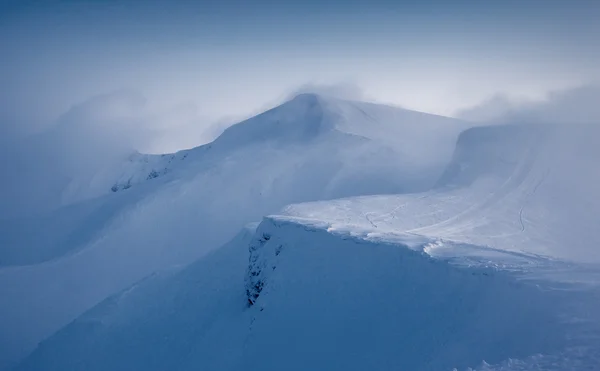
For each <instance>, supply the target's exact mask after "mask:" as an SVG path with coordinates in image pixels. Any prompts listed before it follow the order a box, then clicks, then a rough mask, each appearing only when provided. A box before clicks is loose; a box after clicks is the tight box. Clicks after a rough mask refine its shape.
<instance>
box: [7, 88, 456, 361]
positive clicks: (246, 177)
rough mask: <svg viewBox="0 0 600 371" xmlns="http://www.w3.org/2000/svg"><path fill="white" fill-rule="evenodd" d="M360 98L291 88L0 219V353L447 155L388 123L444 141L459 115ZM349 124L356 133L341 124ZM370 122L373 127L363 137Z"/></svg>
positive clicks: (390, 184)
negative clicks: (299, 206) (200, 137)
mask: <svg viewBox="0 0 600 371" xmlns="http://www.w3.org/2000/svg"><path fill="white" fill-rule="evenodd" d="M361 106H362V105H361V104H359V103H354V102H344V101H335V100H329V99H322V98H320V97H315V96H310V95H309V96H299V97H298V98H296V99H294V100H292V101H290V102H288V103H286V104H284V105H282V106H280V107H277V108H275V109H273V110H271V111H269V112H268V113H266V114H264V115H262V116H258V117H256V118H253V119H250V120H247V121H245V122H243V123H240V124H238V125H236V126H234V127H232V128H230V129H229V130H228V131H226V132H225V133H224V134H223V135H222V136H221V137H219V139H217V140H216V141H215V142H213V143H211V144H208V145H206V146H202V147H199V148H195V149H192V150H188V151H182V152H178V153H176V154H173V155H167V156H145V155H136V156H134V157H132V158H130V159H129V160H127V161H126V163H125V165H123V167H119V168H118V169H117V170H114V169H107V170H106V172H100V173H97V174H96V175H95V176H94V177H93V182H92V183H93V187H92V186H90V184H92V183H85V182H83V181H82V183H78V185H76V184H75V183H74V182H72V187H71V188H69V189H68V190H67V191H65V193H64V195H65V200H67V199H68V200H69V201H68V202H69V205H68V207H64V208H60V209H58V210H55V211H54V212H51V213H48V214H46V215H43V216H36V217H28V218H23V219H18V220H14V219H13V220H2V221H0V231H2V236H1V237H0V242H2V245H1V246H2V248H0V265H1V266H2V268H1V269H0V297H2V298H3V301H4V302H7V303H10V305H3V306H0V330H1V331H0V358H2V357H13V358H14V357H16V356H19V355H22V354H24V353H26V352H27V351H29V350H31V349H32V348H33V347H34V346H35V344H36V343H37V342H38V341H40V340H41V339H43V338H44V337H46V336H49V335H50V334H52V333H53V332H54V331H56V330H58V329H59V328H60V327H62V326H64V325H65V324H67V323H69V322H70V321H71V320H73V319H74V318H76V317H77V316H78V315H80V314H81V313H82V312H84V311H85V310H87V309H89V308H90V307H91V306H93V305H95V304H97V303H98V302H99V301H101V300H103V299H104V298H106V297H107V296H109V295H111V294H113V293H115V292H118V291H119V290H121V289H123V288H125V287H127V286H129V285H131V284H132V283H133V282H136V281H137V280H139V279H141V278H142V277H145V276H147V275H148V274H151V273H152V272H155V271H157V270H162V269H167V268H170V267H173V266H178V265H182V264H188V263H189V262H191V261H193V260H195V259H198V258H200V257H202V256H203V255H205V254H206V253H207V252H209V251H210V250H212V249H214V248H215V247H218V246H220V245H221V244H223V243H224V242H226V241H227V240H228V239H229V238H231V236H232V235H233V234H235V233H236V232H237V231H238V230H239V229H240V228H241V227H242V226H243V225H245V224H246V223H248V222H250V221H253V220H258V219H260V218H261V217H262V216H263V215H267V214H270V213H273V212H276V211H277V210H279V209H280V208H281V207H283V206H285V205H287V204H290V203H294V202H305V201H314V200H323V199H332V198H338V197H346V196H356V195H366V194H377V193H386V194H387V193H399V192H406V191H412V190H423V189H427V188H429V187H430V186H431V184H433V183H434V181H435V179H436V178H437V177H439V175H440V174H441V173H442V171H443V169H444V166H445V164H446V163H447V161H448V158H444V151H440V152H438V153H437V156H438V157H436V156H433V157H428V158H426V159H424V160H423V161H420V159H419V156H420V152H414V153H413V152H410V151H408V152H407V151H405V149H404V148H402V147H401V146H398V147H397V148H398V149H396V146H393V145H391V144H390V143H392V142H393V141H394V140H395V139H394V137H395V135H393V133H395V130H401V129H395V128H396V126H398V127H411V126H416V127H419V130H417V129H415V130H412V131H410V130H407V134H406V135H405V136H404V137H402V138H401V140H402V141H410V139H409V138H410V137H411V135H412V137H413V139H414V140H415V141H418V140H421V138H425V137H427V138H429V135H425V134H423V135H421V134H418V135H417V133H420V130H423V131H425V132H427V133H429V134H431V133H436V132H437V129H436V128H437V127H438V126H440V125H441V126H444V125H446V126H447V127H448V131H447V132H445V133H446V134H444V136H443V138H444V139H443V140H441V139H440V141H442V142H444V141H447V146H448V147H452V145H453V144H452V143H454V142H455V140H456V137H458V135H459V132H460V130H461V129H462V127H461V125H460V123H459V122H458V123H457V122H456V121H455V120H451V119H445V118H440V117H437V116H434V117H433V118H430V117H429V116H427V115H422V114H412V113H410V112H406V111H403V110H400V111H398V110H395V109H392V108H389V107H380V109H381V111H382V113H380V114H379V113H377V112H378V106H375V105H365V107H366V106H368V107H367V108H365V109H364V110H365V112H369V115H370V116H372V117H380V119H377V120H372V119H371V118H366V117H367V116H365V115H364V114H363V113H361V111H360V110H358V109H356V108H355V107H361ZM334 110H338V111H339V112H342V111H343V110H348V111H349V112H347V113H343V112H342V113H343V114H342V113H337V112H338V111H334ZM321 112H322V117H321ZM391 112H396V113H393V114H392V113H391ZM377 115H379V116H377ZM405 115H406V116H405ZM297 117H299V118H297ZM319 117H321V119H320V120H319ZM334 118H335V120H334ZM403 118H404V119H403ZM388 119H389V120H388ZM311 120H312V121H311ZM419 120H424V121H423V122H421V121H419ZM438 120H439V123H436V122H437V121H438ZM367 123H370V125H371V126H368V125H367ZM434 124H435V125H434ZM455 124H456V125H455ZM356 127H361V128H362V129H361V130H362V132H360V133H359V132H358V131H355V132H350V128H356ZM369 127H372V128H373V133H379V134H377V135H373V136H372V137H370V136H368V133H369V131H370V130H369ZM386 130H389V133H390V135H389V136H385V135H383V133H384V132H385V131H386ZM236 131H239V132H237V133H236ZM255 132H256V133H257V134H253V133H255ZM413 134H414V135H413ZM384 139H385V140H384ZM399 140H400V139H399ZM432 142H434V141H433V140H430V141H429V142H427V143H429V144H427V146H429V145H431V143H432ZM444 143H446V142H444ZM415 148H416V146H415ZM432 151H433V149H432ZM420 166H422V168H423V169H424V170H423V171H422V172H421V171H418V168H419V167H420ZM417 175H418V176H417ZM86 179H87V178H86ZM98 194H101V196H99V197H95V198H90V197H92V196H94V195H98ZM67 196H68V197H67ZM74 200H86V202H77V203H72V202H73V201H74ZM65 202H67V201H65ZM49 297H50V298H52V300H51V302H49V300H48V298H49Z"/></svg>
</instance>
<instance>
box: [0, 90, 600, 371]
mask: <svg viewBox="0 0 600 371" xmlns="http://www.w3.org/2000/svg"><path fill="white" fill-rule="evenodd" d="M465 129H466V130H465ZM599 134H600V127H598V126H597V125H577V126H570V125H545V124H536V123H532V124H520V125H497V126H486V127H475V128H468V129H467V128H466V126H465V125H464V124H463V123H461V122H458V121H455V120H449V119H444V118H440V117H437V116H430V115H426V114H422V113H416V112H410V111H405V110H400V109H395V108H393V107H386V106H377V105H372V104H367V103H361V102H351V101H343V100H338V99H333V98H324V97H322V96H317V95H314V94H302V95H300V96H298V97H296V98H294V99H293V100H291V101H290V102H287V103H285V104H283V105H282V106H280V107H276V108H274V109H273V110H270V111H267V112H265V113H264V114H261V115H259V116H257V117H254V118H251V119H249V120H247V121H244V122H242V123H240V124H238V125H236V126H233V127H231V128H229V129H227V130H225V132H224V133H223V134H222V135H221V136H220V137H219V138H217V139H216V140H215V141H214V142H213V143H211V144H208V145H206V146H202V147H199V148H196V149H192V150H189V151H185V152H180V153H177V154H174V155H172V156H168V159H167V160H165V158H164V157H162V158H160V157H145V156H143V155H139V156H138V157H136V158H135V159H134V160H133V161H131V164H132V165H131V166H130V165H127V166H126V169H125V170H124V171H123V170H122V169H121V170H119V171H117V172H112V170H111V171H107V172H106V173H105V174H103V175H102V177H103V178H105V179H112V181H114V182H115V183H113V184H118V185H123V184H125V185H127V187H121V186H119V187H117V188H118V189H117V190H116V191H115V192H113V191H110V190H105V191H102V195H100V197H96V196H97V195H96V196H92V195H93V194H94V193H93V192H90V193H86V192H88V191H89V189H87V188H86V187H85V186H84V187H83V188H81V189H82V190H83V191H81V192H80V191H77V192H75V193H74V194H77V196H76V197H75V198H78V197H79V198H78V199H88V198H91V197H96V198H93V199H91V200H90V201H88V202H90V204H89V205H91V206H89V207H90V210H91V211H90V212H89V213H88V214H86V213H85V209H83V206H80V205H85V203H77V204H74V205H72V206H70V207H72V208H73V210H77V213H83V215H92V216H94V215H95V216H96V217H93V218H92V219H91V220H94V225H97V226H99V228H98V230H96V231H85V228H84V229H83V232H81V230H82V229H81V228H80V227H77V226H75V227H72V229H68V230H64V231H62V232H60V233H59V231H57V232H54V233H53V234H50V237H48V239H49V240H53V239H54V241H58V242H56V243H57V245H55V246H59V245H60V241H74V240H75V241H79V242H78V243H71V244H69V246H66V247H65V246H61V248H60V249H58V250H57V249H52V248H48V249H49V251H48V252H47V254H46V255H45V256H44V257H43V258H40V257H39V256H33V255H28V256H17V257H15V256H12V257H11V259H13V263H10V262H9V263H8V264H6V265H12V266H8V267H6V268H3V269H2V270H0V295H1V296H2V297H3V298H8V299H9V300H11V302H12V303H15V304H14V306H12V305H11V307H10V308H9V307H2V308H1V310H2V312H0V318H2V319H1V321H3V322H0V328H2V329H3V332H2V336H3V339H0V340H2V342H3V343H2V344H8V345H10V346H12V351H14V352H17V351H16V350H14V349H17V348H19V347H20V348H19V349H18V351H19V352H21V353H25V352H27V351H29V350H30V349H31V347H32V345H33V344H34V343H35V342H37V341H39V340H42V339H43V338H46V339H45V340H44V341H42V342H41V343H40V345H39V346H38V347H37V348H36V349H35V351H34V352H33V353H32V354H30V355H29V356H28V357H26V358H25V359H24V360H23V362H21V363H20V364H19V366H18V367H17V368H16V369H17V370H65V369H69V370H108V369H110V370H136V369H139V370H164V369H169V370H191V369H198V368H202V369H206V370H240V369H244V370H281V369H286V370H306V369H343V370H364V369H373V370H390V369H409V370H413V369H414V370H452V369H457V370H472V369H477V370H505V369H515V370H521V369H523V370H525V369H543V370H563V369H581V368H586V367H587V368H589V367H592V368H593V367H595V365H597V362H598V360H599V359H600V316H599V315H598V314H597V310H596V308H598V306H599V305H600V285H599V283H600V249H598V246H599V245H600V237H598V235H597V233H596V231H595V228H594V227H595V226H596V225H597V224H598V223H597V222H598V215H600V199H598V197H595V196H596V195H597V189H599V187H598V186H599V185H600V168H599V167H598V166H597V161H598V160H599V159H600V152H599V151H598V148H597V145H596V142H597V139H598V138H599V137H600V135H599ZM165 161H167V162H166V163H165ZM169 161H170V162H169ZM157 168H163V169H165V171H163V172H160V174H159V175H158V176H153V177H149V179H148V176H147V173H148V171H149V170H150V171H153V170H156V171H157V172H158V170H157ZM110 174H112V175H110ZM109 175H110V176H109ZM113 175H117V176H115V177H113ZM124 181H125V183H124ZM109 183H110V182H106V184H107V185H108V184H109ZM98 189H100V188H98ZM78 192H79V193H78ZM294 202H296V203H295V204H291V205H289V206H285V205H288V204H290V203H294ZM111 203H114V204H111ZM106 205H112V206H106ZM100 206H103V207H106V212H97V211H96V210H98V209H97V208H99V207H100ZM284 206H285V207H284ZM80 207H81V208H82V209H79V208H80ZM282 207H283V209H281V208H282ZM64 210H66V209H60V210H58V211H57V212H59V211H60V212H64V213H65V215H66V216H65V218H66V219H65V220H69V219H68V218H67V217H71V218H74V219H76V218H75V216H74V215H75V214H71V212H70V211H64ZM277 210H279V211H277ZM72 213H75V211H72ZM273 213H276V214H273ZM269 214H270V216H267V217H264V218H263V219H262V222H261V223H260V224H259V225H258V226H256V225H252V226H248V227H245V228H242V226H243V225H245V224H246V223H247V222H249V221H251V220H259V219H260V218H261V217H262V216H263V215H269ZM57 215H58V214H57ZM46 218H48V219H47V220H53V217H52V215H51V216H50V217H46ZM21 222H22V223H24V224H28V223H31V220H26V221H17V222H15V221H10V223H17V224H16V225H19V224H18V223H21ZM38 223H40V224H39V225H44V223H45V222H44V221H38ZM68 224H70V222H69V223H68ZM82 225H87V223H83V224H82ZM4 228H5V229H4V230H5V231H12V230H18V228H16V227H15V224H10V225H8V226H6V227H4ZM39 228H42V227H39ZM240 229H242V231H241V232H240V233H239V234H238V235H237V236H236V237H234V238H233V239H232V240H230V242H227V243H225V242H226V241H227V240H228V239H229V238H230V237H232V236H233V235H234V233H235V231H239V230H240ZM73 235H75V236H76V237H77V238H74V237H72V236H73ZM65 236H66V237H65ZM8 240H9V241H21V239H20V238H19V237H18V236H13V237H11V238H9V239H8ZM37 243H38V242H37V241H33V242H31V243H30V244H31V246H32V247H31V248H30V250H31V251H34V250H35V249H34V248H35V246H36V245H37ZM222 243H225V244H224V245H223V246H222V247H220V248H215V247H217V246H219V245H220V244H222ZM50 245H51V244H49V246H50ZM6 256H9V255H6ZM32 256H33V257H32ZM192 260H195V263H193V264H191V265H189V266H187V267H183V265H185V264H186V263H188V262H190V261H192ZM14 261H21V262H22V261H27V263H28V264H32V265H29V266H18V265H15V263H14ZM115 272H116V273H115ZM15 282H17V284H16V285H15V284H14V283H15ZM115 293H116V294H115ZM49 297H50V298H52V300H51V301H49V300H48V299H47V298H49ZM103 299H104V300H103ZM50 302H51V303H50ZM99 302H100V303H99ZM97 303H99V304H97ZM44 304H46V305H48V304H51V305H55V307H52V306H50V307H49V308H48V307H44V308H43V309H40V308H42V307H43V305H44ZM96 304H97V305H96ZM41 313H43V317H42V316H41ZM59 328H60V330H59ZM57 330H58V331H57ZM4 334H6V335H4ZM15 344H16V345H15ZM6 349H8V348H6Z"/></svg>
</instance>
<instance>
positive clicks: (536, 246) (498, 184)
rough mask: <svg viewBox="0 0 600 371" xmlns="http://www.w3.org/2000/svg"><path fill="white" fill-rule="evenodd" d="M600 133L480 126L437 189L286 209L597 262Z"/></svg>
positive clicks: (335, 222) (340, 224)
mask: <svg viewBox="0 0 600 371" xmlns="http://www.w3.org/2000/svg"><path fill="white" fill-rule="evenodd" d="M598 138H600V127H598V126H576V127H568V126H549V125H518V126H495V127H494V126H493V127H480V128H473V129H469V130H467V131H465V132H464V133H462V134H461V136H460V138H459V140H458V143H457V149H456V152H455V154H454V158H453V161H452V163H451V164H450V166H449V167H448V169H447V171H446V172H445V173H444V174H443V176H442V177H441V178H440V180H439V182H438V185H437V186H436V187H435V188H434V189H433V190H431V191H428V192H425V193H421V194H416V195H390V196H375V197H364V198H352V199H344V200H336V201H333V202H322V203H312V204H302V205H293V206H290V207H289V208H287V210H286V211H285V214H287V215H289V216H293V217H299V218H301V219H316V220H319V221H322V222H327V223H329V224H331V228H333V229H336V228H345V227H346V226H357V227H359V228H361V229H365V230H369V231H373V232H374V233H381V234H385V233H389V232H391V233H405V234H411V235H419V236H424V237H427V238H431V239H443V240H446V241H452V242H459V243H467V244H471V245H479V246H487V247H490V248H494V249H499V250H506V251H513V252H524V253H529V254H537V255H545V256H551V257H556V258H563V259H567V260H575V261H584V262H600V248H598V246H600V237H599V235H598V234H597V233H596V231H595V226H596V225H597V224H598V215H600V198H598V197H597V190H598V189H600V168H599V167H598V166H597V163H598V160H599V159H600V151H599V150H598V148H597V145H596V144H595V143H597V140H598Z"/></svg>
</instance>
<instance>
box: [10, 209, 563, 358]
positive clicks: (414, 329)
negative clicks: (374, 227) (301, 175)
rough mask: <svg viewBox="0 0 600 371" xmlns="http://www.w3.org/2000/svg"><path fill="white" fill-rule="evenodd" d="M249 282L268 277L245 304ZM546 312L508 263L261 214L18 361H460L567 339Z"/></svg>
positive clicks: (549, 296) (549, 298) (517, 354)
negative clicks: (489, 265)
mask: <svg viewBox="0 0 600 371" xmlns="http://www.w3.org/2000/svg"><path fill="white" fill-rule="evenodd" d="M250 237H252V238H250ZM249 246H250V247H249ZM249 250H250V258H249V257H248V253H249ZM248 263H250V267H247V265H248ZM244 281H246V287H247V288H251V287H256V283H257V282H259V281H260V282H262V286H261V287H262V290H261V292H260V295H258V296H257V297H254V296H252V297H253V300H254V305H252V306H250V307H249V306H248V305H247V296H246V295H247V293H245V292H244ZM558 303H560V302H558ZM549 308H555V309H556V308H557V297H556V294H555V293H548V292H544V289H543V288H541V287H539V286H536V285H533V284H529V283H527V282H520V281H517V280H515V278H514V277H512V276H510V275H507V274H505V273H503V272H500V271H494V270H490V269H486V268H479V267H474V268H465V267H456V266H453V265H450V264H448V263H447V262H445V261H440V260H435V259H432V258H431V257H429V256H428V255H427V254H425V253H424V252H423V251H418V250H416V249H414V248H411V247H409V246H408V245H402V244H399V243H397V242H383V241H378V242H374V241H367V240H365V239H362V238H355V237H351V236H349V235H341V234H339V233H330V232H327V231H326V230H325V229H323V228H322V226H319V225H315V224H303V223H298V222H290V221H287V220H283V219H279V218H266V219H265V220H264V221H263V222H262V223H261V225H260V226H259V227H258V229H257V230H256V233H255V234H254V236H252V235H251V234H249V233H248V232H244V233H242V234H240V235H239V236H238V237H237V238H236V239H234V241H232V243H230V244H228V245H226V246H224V247H222V248H221V249H218V250H216V251H215V252H213V253H211V254H210V255H209V256H207V257H205V258H203V259H201V260H200V261H198V262H197V263H195V264H194V265H192V266H190V267H188V268H187V269H185V270H184V271H182V272H180V273H176V274H173V275H170V276H166V277H153V278H150V279H147V280H145V281H143V282H141V283H139V284H137V285H135V286H134V287H132V288H130V289H128V290H125V291H124V292H122V293H121V294H119V295H116V296H114V297H112V298H110V299H108V300H106V301H105V302H104V303H102V304H101V305H99V306H97V307H96V308H94V309H93V310H91V311H89V312H88V313H86V314H85V315H84V316H82V317H81V318H79V319H77V320H76V321H74V322H73V323H71V324H70V325H68V326H67V327H65V328H64V329H62V330H61V331H59V332H58V333H57V334H56V335H54V336H52V337H51V338H50V339H48V340H47V341H44V342H43V343H42V344H41V345H40V346H39V347H38V349H37V350H36V351H35V352H34V353H33V354H32V355H31V356H30V357H28V359H27V360H26V361H25V362H23V363H22V364H21V365H20V366H19V367H18V368H17V370H42V369H43V370H65V369H69V370H108V369H110V370H164V369H169V370H192V369H198V368H201V369H203V370H242V369H243V370H281V369H286V370H307V369H327V370H330V369H332V370H338V369H339V370H364V369H373V370H389V369H411V370H440V369H452V368H453V367H457V368H459V369H465V368H466V367H468V366H478V365H481V364H482V361H483V360H485V361H486V362H488V363H492V362H494V363H495V362H502V361H504V360H506V359H508V358H511V357H512V358H525V357H527V356H530V355H532V354H537V353H549V352H556V351H557V350H561V349H563V348H564V347H565V339H566V335H567V334H568V328H567V326H566V324H565V323H564V322H562V321H561V320H560V319H559V318H556V317H557V316H558V309H557V310H556V312H555V311H553V310H549Z"/></svg>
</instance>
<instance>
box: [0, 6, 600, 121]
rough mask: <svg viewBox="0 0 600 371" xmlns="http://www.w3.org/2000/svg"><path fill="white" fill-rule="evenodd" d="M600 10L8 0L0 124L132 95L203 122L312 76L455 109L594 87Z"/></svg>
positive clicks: (373, 94)
mask: <svg viewBox="0 0 600 371" xmlns="http://www.w3.org/2000/svg"><path fill="white" fill-rule="evenodd" d="M599 16H600V6H599V5H597V4H594V3H592V2H590V1H586V0H577V1H556V0H553V1H545V2H544V3H543V4H542V3H540V2H539V1H535V0H526V1H512V0H510V1H502V2H494V3H493V4H490V3H486V4H482V3H480V2H476V1H458V2H452V3H450V2H446V1H441V0H430V1H425V2H419V4H413V3H411V2H405V1H399V2H392V1H372V2H362V1H349V2H348V1H344V2H342V1H337V0H336V1H325V2H316V1H309V2H302V3H301V4H300V3H294V2H271V1H267V0H261V1H258V2H252V4H248V3H245V2H243V1H238V0H228V1H201V2H192V1H179V2H167V1H159V0H154V1H147V2H143V3H142V2H135V1H119V2H117V1H108V2H98V1H57V0H52V1H44V2H41V1H7V0H4V1H2V2H0V46H1V49H0V50H2V54H3V59H4V61H3V63H2V65H1V66H0V82H1V83H2V86H3V89H2V91H0V102H1V104H0V120H1V121H2V125H3V126H5V128H4V129H5V131H17V132H23V131H26V132H27V131H31V130H32V128H36V129H38V128H43V127H46V126H47V125H48V124H49V123H50V122H54V121H55V120H56V119H57V118H58V117H60V116H61V115H62V114H64V113H65V112H67V111H68V110H69V109H70V108H71V107H73V106H75V105H78V104H81V103H82V102H86V101H87V100H89V99H91V98H93V97H96V96H99V95H104V94H109V93H112V92H115V91H121V90H129V91H134V92H137V93H138V94H140V96H143V97H144V99H145V106H144V110H145V111H148V112H151V113H152V114H156V115H164V114H165V112H167V113H171V114H173V112H176V114H177V115H179V116H181V115H182V114H183V115H188V116H190V117H193V118H194V120H196V121H199V122H202V123H203V124H202V125H208V123H214V122H216V121H222V120H224V119H225V120H227V118H229V119H230V120H233V119H237V118H243V117H246V116H249V115H251V114H253V113H257V112H259V111H260V110H262V109H264V108H267V107H269V106H271V105H273V104H275V103H277V102H278V101H280V100H282V99H283V98H285V97H287V96H288V95H289V94H290V93H291V92H293V91H295V90H298V89H301V88H302V87H304V86H306V85H310V86H314V87H329V86H334V87H335V89H337V93H336V94H342V95H348V94H349V95H351V96H352V97H358V98H360V99H364V100H369V101H375V102H380V103H387V104H393V105H400V106H402V107H405V108H407V109H413V110H418V111H424V112H429V113H434V114H440V115H445V116H456V115H457V114H459V113H460V112H462V111H463V110H465V109H469V108H471V107H473V106H476V105H479V104H481V103H482V102H485V101H488V100H490V99H492V98H493V97H496V96H498V95H501V96H505V97H508V98H509V99H511V100H514V101H522V100H540V99H543V98H544V97H545V96H546V95H547V94H548V93H549V92H551V91H555V90H562V89H570V88H574V87H578V86H582V85H589V84H593V83H595V82H597V81H598V79H599V77H600V72H599V68H598V67H597V66H598V65H600V64H599V62H600V47H599V46H598V45H597V43H596V42H595V41H596V39H597V37H598V36H600V25H598V23H597V22H595V20H596V19H598V17H599ZM335 89H334V90H335ZM182 112H183V113H182ZM164 126H165V127H167V128H168V127H169V125H168V124H164Z"/></svg>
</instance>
